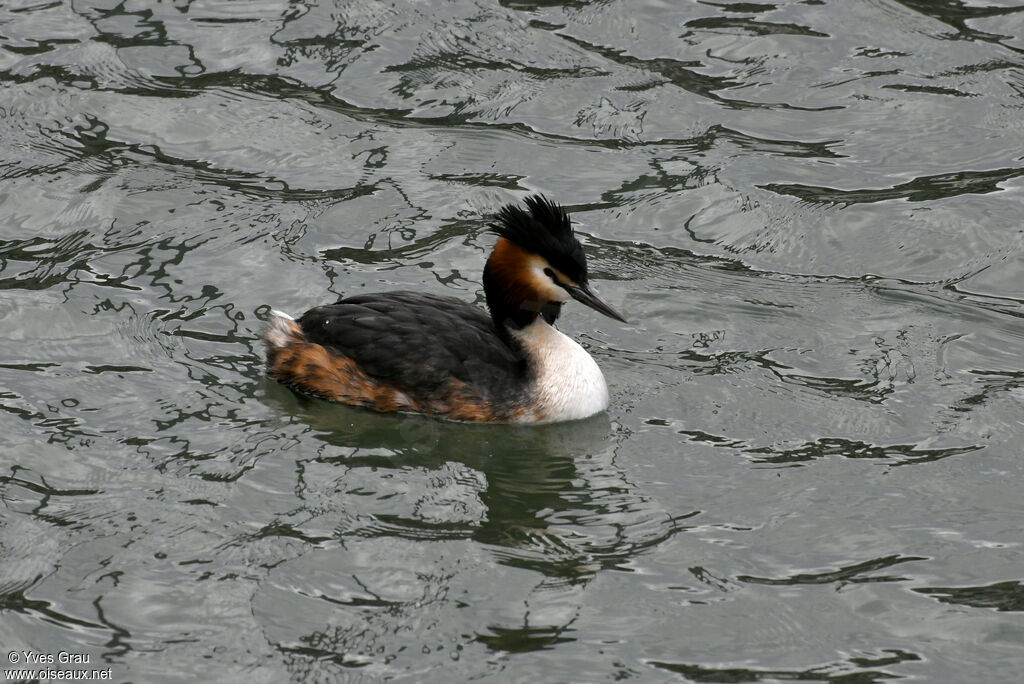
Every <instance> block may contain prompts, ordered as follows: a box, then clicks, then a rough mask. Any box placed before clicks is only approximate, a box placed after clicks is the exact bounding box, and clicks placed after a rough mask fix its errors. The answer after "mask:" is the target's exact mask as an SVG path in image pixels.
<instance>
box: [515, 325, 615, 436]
mask: <svg viewBox="0 0 1024 684" xmlns="http://www.w3.org/2000/svg"><path fill="white" fill-rule="evenodd" d="M511 332H512V335H514V336H515V338H516V339H517V340H518V341H519V343H520V344H522V345H523V347H524V349H525V350H526V353H527V355H528V358H529V360H530V365H531V368H532V369H533V371H534V373H535V379H534V384H533V387H532V395H533V402H532V403H533V405H534V407H535V410H534V412H533V415H532V416H530V417H528V418H526V420H530V421H531V422H541V423H553V422H558V421H563V420H576V419H578V418H586V417H587V416H592V415H594V414H595V413H600V412H601V411H604V410H605V409H606V408H608V385H607V384H605V381H604V375H602V374H601V369H600V368H598V366H597V362H595V361H594V359H593V358H591V356H590V354H588V353H587V352H586V350H585V349H584V348H583V347H581V346H580V345H579V344H577V343H576V341H575V340H573V339H572V338H570V337H567V336H566V335H563V334H562V333H560V332H558V331H557V330H555V328H554V327H552V326H551V325H548V323H547V322H546V321H545V320H544V319H543V318H541V317H539V316H538V317H537V320H535V321H534V322H533V323H531V324H530V325H528V326H526V327H525V328H523V329H521V330H514V331H511Z"/></svg>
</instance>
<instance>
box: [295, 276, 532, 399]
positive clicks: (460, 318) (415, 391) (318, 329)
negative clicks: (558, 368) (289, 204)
mask: <svg viewBox="0 0 1024 684" xmlns="http://www.w3.org/2000/svg"><path fill="white" fill-rule="evenodd" d="M298 323H299V325H300V326H301V328H302V331H303V333H304V334H305V336H306V339H308V340H309V341H310V342H315V343H316V344H319V345H322V346H323V347H326V348H327V349H328V350H330V351H333V352H335V353H339V354H341V355H344V356H346V357H348V358H350V359H352V360H353V361H355V362H356V363H357V364H358V365H359V367H360V368H361V369H362V370H363V371H364V372H365V373H366V374H367V375H369V376H370V377H372V378H375V379H378V380H382V381H385V382H388V383H392V384H394V385H395V386H397V387H399V388H400V389H402V390H404V391H407V392H409V393H410V394H412V395H414V396H417V397H428V396H431V395H432V394H433V393H435V392H438V391H440V390H441V389H442V388H443V387H444V386H445V384H446V383H447V382H448V381H449V380H450V379H452V378H454V379H456V380H460V381H462V382H465V383H467V384H470V385H472V386H473V387H474V388H475V389H476V391H477V392H479V393H480V394H481V395H483V396H485V397H489V398H494V399H511V398H513V395H514V394H515V393H516V392H517V391H519V390H520V389H521V388H522V387H523V386H524V385H525V382H526V373H527V368H526V363H525V361H524V359H523V357H522V354H520V353H518V352H517V351H516V350H515V348H514V347H510V346H509V344H508V343H507V342H506V341H503V340H502V339H501V338H500V337H499V336H498V334H497V333H496V331H495V328H494V323H493V322H492V320H491V317H490V316H488V315H487V312H485V311H483V310H482V309H480V308H479V307H476V306H473V305H472V304H468V303H466V302H463V301H461V300H459V299H455V298H454V297H444V296H440V295H433V294H423V293H418V292H404V291H399V292H384V293H378V294H365V295H357V296H354V297H348V298H346V299H342V300H341V301H340V302H338V303H337V304H329V305H327V306H319V307H316V308H314V309H310V310H309V311H307V312H306V313H305V314H303V315H302V317H301V318H299V320H298Z"/></svg>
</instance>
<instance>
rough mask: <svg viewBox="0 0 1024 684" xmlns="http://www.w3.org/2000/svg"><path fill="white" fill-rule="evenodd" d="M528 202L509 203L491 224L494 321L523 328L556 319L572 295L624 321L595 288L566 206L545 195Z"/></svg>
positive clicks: (488, 285)
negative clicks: (495, 239)
mask: <svg viewBox="0 0 1024 684" xmlns="http://www.w3.org/2000/svg"><path fill="white" fill-rule="evenodd" d="M525 204H526V207H525V208H523V207H521V206H519V205H515V204H509V205H506V206H505V207H503V208H502V209H501V211H499V212H498V215H497V222H496V223H494V224H493V225H492V226H491V228H492V229H493V230H494V232H495V233H497V234H498V236H499V237H498V242H497V244H495V245H494V251H493V252H492V253H491V256H490V258H489V259H488V260H487V266H486V267H485V268H484V292H485V294H486V295H487V306H488V307H489V308H490V310H491V316H492V317H494V319H495V322H498V323H500V322H503V321H507V322H510V323H512V324H513V325H515V326H516V327H520V328H521V327H524V326H526V325H529V324H530V323H532V322H533V321H534V320H535V319H536V318H537V316H543V317H544V319H545V320H546V321H547V322H548V323H553V322H554V321H555V319H556V318H557V317H558V314H559V312H560V311H561V306H562V303H563V302H565V301H567V300H568V299H569V297H572V298H573V299H575V300H576V301H579V302H582V303H584V304H586V305H587V306H589V307H590V308H592V309H594V310H595V311H599V312H601V313H603V314H604V315H605V316H609V317H611V318H614V319H615V320H617V321H622V322H623V323H625V322H626V319H624V318H623V317H622V316H621V315H619V314H618V313H617V312H616V311H615V309H613V308H611V307H610V306H608V305H607V304H606V303H605V302H604V301H602V300H601V298H600V297H599V296H598V295H597V292H595V291H594V289H593V288H592V287H591V286H590V283H589V282H588V280H587V257H586V255H584V253H583V245H581V244H580V241H579V240H577V239H576V235H575V233H574V232H573V229H572V224H571V223H570V222H569V215H568V214H567V213H566V211H565V209H563V208H562V207H560V206H559V205H557V204H555V203H554V202H552V201H551V200H549V199H547V198H545V197H544V196H543V195H532V196H530V197H527V198H526V201H525Z"/></svg>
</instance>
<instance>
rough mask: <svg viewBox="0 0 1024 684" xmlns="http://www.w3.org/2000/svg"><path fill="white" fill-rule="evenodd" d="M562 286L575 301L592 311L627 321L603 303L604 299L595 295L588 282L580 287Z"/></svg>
mask: <svg viewBox="0 0 1024 684" xmlns="http://www.w3.org/2000/svg"><path fill="white" fill-rule="evenodd" d="M562 287H564V288H565V290H566V292H568V293H569V295H570V296H572V298H573V299H575V300H576V301H577V302H582V303H584V304H586V305H587V306H589V307H590V308H591V309H593V310H594V311H599V312H600V313H603V314H604V315H605V316H608V317H609V318H614V319H615V320H617V321H621V322H623V323H627V322H628V321H626V319H625V318H623V317H622V315H621V314H620V313H619V312H618V311H616V310H615V309H613V308H612V307H610V306H608V305H607V304H605V303H604V300H602V299H601V298H600V297H598V296H597V292H595V291H594V288H592V287H590V284H589V283H584V284H583V285H581V286H580V287H576V286H574V285H562Z"/></svg>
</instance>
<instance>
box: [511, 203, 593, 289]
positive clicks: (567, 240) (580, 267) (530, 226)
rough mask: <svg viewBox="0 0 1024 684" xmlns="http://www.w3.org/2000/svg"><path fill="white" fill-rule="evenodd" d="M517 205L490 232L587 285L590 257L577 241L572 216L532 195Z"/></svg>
mask: <svg viewBox="0 0 1024 684" xmlns="http://www.w3.org/2000/svg"><path fill="white" fill-rule="evenodd" d="M524 203H525V204H526V209H524V208H523V207H521V206H520V205H518V204H507V205H505V206H504V207H503V208H502V209H501V211H499V212H498V215H497V219H498V220H497V223H495V224H493V225H492V226H491V230H493V231H494V232H495V233H497V234H498V235H500V236H501V237H503V238H506V239H507V240H509V241H511V242H513V243H515V244H516V245H518V246H519V247H522V248H523V249H525V250H526V251H527V252H533V253H534V254H537V255H539V256H542V257H544V258H545V259H547V260H548V263H549V264H551V265H552V266H554V267H555V268H557V269H558V270H559V271H561V272H562V273H564V274H565V275H567V276H569V277H570V278H572V279H573V280H574V281H576V282H577V283H578V284H581V285H582V284H583V283H586V282H587V258H586V256H585V255H584V253H583V245H581V244H580V241H579V240H578V239H576V234H575V232H574V231H573V229H572V223H571V222H570V220H569V214H568V213H567V212H566V211H565V209H564V208H562V206H561V205H559V204H556V203H555V202H552V201H551V200H549V199H548V198H546V197H544V196H543V195H531V196H529V197H527V198H526V200H525V201H524Z"/></svg>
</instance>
